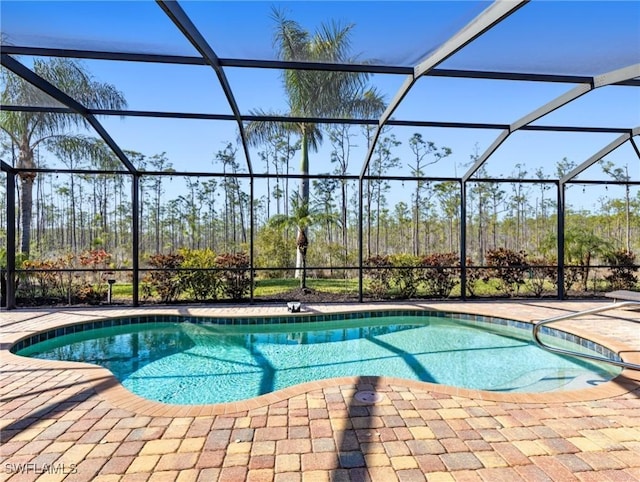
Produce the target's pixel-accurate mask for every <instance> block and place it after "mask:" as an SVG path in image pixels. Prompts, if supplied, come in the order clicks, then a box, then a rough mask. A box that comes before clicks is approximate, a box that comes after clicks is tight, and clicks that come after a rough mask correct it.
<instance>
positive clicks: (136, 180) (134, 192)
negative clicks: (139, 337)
mask: <svg viewBox="0 0 640 482" xmlns="http://www.w3.org/2000/svg"><path fill="white" fill-rule="evenodd" d="M131 209H132V213H131V240H132V243H131V247H132V252H131V264H132V269H133V277H132V284H133V286H132V288H133V291H132V301H133V306H140V301H139V300H140V297H139V293H140V229H139V228H140V174H138V173H135V174H133V182H132V183H131Z"/></svg>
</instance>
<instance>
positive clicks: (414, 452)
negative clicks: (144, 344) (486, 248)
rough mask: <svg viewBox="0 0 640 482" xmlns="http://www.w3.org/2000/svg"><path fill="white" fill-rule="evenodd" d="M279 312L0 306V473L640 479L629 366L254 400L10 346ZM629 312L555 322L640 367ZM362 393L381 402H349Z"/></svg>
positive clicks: (55, 477) (375, 385) (383, 383)
mask: <svg viewBox="0 0 640 482" xmlns="http://www.w3.org/2000/svg"><path fill="white" fill-rule="evenodd" d="M601 303H602V302H599V301H594V302H588V303H585V302H559V301H527V302H517V301H514V302H501V303H495V302H466V303H456V302H451V303H407V304H394V305H390V304H385V305H373V306H371V305H363V304H357V305H344V304H336V305H309V306H304V307H303V308H304V309H305V310H312V311H316V312H335V311H351V310H366V309H372V308H374V309H380V308H384V309H395V308H397V307H406V306H408V305H409V306H412V307H417V308H425V309H442V310H447V311H460V312H469V313H478V314H485V315H492V316H498V317H507V318H511V319H516V320H523V321H539V320H541V319H544V318H547V317H551V316H556V315H559V314H562V313H570V312H573V311H579V310H583V309H587V308H592V307H595V306H599V305H600V304H601ZM149 312H154V313H181V314H190V315H203V316H206V315H215V316H256V315H265V314H277V315H280V316H282V315H283V314H284V313H285V312H286V306H275V305H266V306H260V305H252V306H245V307H232V306H209V307H205V306H202V307H184V306H183V307H173V308H172V307H166V308H157V307H154V308H150V307H149V308H100V309H97V308H96V309H42V310H15V311H5V312H2V313H0V330H1V333H0V371H1V375H2V376H1V379H0V416H1V422H0V429H1V430H2V432H1V440H2V443H1V446H0V457H1V462H2V465H1V468H0V480H2V481H4V480H10V481H12V482H13V481H31V480H43V481H59V480H67V481H147V480H148V481H196V480H198V481H223V482H234V481H245V480H246V481H277V482H285V481H305V482H306V481H332V482H333V481H343V480H344V481H348V480H353V481H381V482H392V481H396V480H398V481H425V480H428V481H431V480H433V481H453V480H460V481H462V480H485V481H492V482H493V481H501V480H505V481H518V480H524V481H561V480H585V481H586V480H598V481H606V480H619V481H626V480H630V481H633V480H640V374H638V373H636V372H629V371H625V372H624V373H623V376H621V377H619V378H617V379H616V380H614V381H612V382H607V383H603V384H601V385H599V386H597V387H594V388H590V389H584V390H577V391H572V392H557V393H553V394H505V393H490V392H481V391H472V390H462V389H455V388H452V387H445V386H440V385H433V384H426V383H419V382H410V381H406V380H400V379H390V378H376V377H360V378H358V377H353V378H341V379H333V380H327V381H320V382H316V383H309V384H305V385H302V386H298V387H292V388H289V389H286V390H282V391H279V392H276V393H273V394H269V395H265V396H263V397H259V398H257V399H254V400H250V401H246V402H238V403H232V404H221V405H209V406H184V407H183V406H167V405H162V404H159V403H155V402H150V401H147V400H143V399H141V398H138V397H136V396H134V395H132V394H130V393H129V392H128V391H126V390H125V389H124V388H123V387H122V386H121V385H120V384H119V383H117V381H115V380H114V378H113V377H112V376H111V375H110V374H109V372H107V371H106V370H104V369H101V368H97V367H92V366H89V365H85V364H69V363H62V362H52V361H43V360H34V359H26V358H23V357H18V356H15V355H13V354H11V353H9V352H8V349H9V348H10V346H11V345H12V344H13V343H14V342H15V341H16V340H18V339H21V338H23V337H24V336H26V335H28V334H29V333H33V332H37V331H42V330H44V329H48V328H51V327H54V326H61V325H64V324H69V323H78V322H82V321H86V320H91V319H96V318H104V317H109V316H123V315H127V316H128V315H134V314H140V313H149ZM631 320H635V321H640V312H639V311H631V310H620V309H616V310H613V311H610V312H606V313H603V314H598V315H590V316H588V317H584V318H580V319H578V320H574V321H570V322H561V323H558V327H561V328H563V329H565V330H568V331H573V332H576V333H577V334H580V335H581V336H585V337H587V338H590V339H592V340H594V341H597V342H600V343H602V344H604V345H606V346H608V347H609V348H612V349H614V350H615V351H618V352H620V353H621V355H622V356H623V358H625V359H626V360H628V361H631V362H633V363H639V362H640V325H638V324H635V323H632V322H631ZM358 390H375V391H377V392H379V393H381V394H382V395H383V397H382V400H380V401H379V402H377V403H375V404H373V405H367V404H365V403H361V402H358V401H357V400H356V398H355V397H354V394H355V393H356V392H357V391H358Z"/></svg>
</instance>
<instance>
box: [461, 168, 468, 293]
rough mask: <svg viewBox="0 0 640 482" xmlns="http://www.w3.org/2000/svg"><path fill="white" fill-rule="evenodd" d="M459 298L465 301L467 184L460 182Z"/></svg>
mask: <svg viewBox="0 0 640 482" xmlns="http://www.w3.org/2000/svg"><path fill="white" fill-rule="evenodd" d="M460 297H461V298H462V301H466V300H467V183H466V181H464V180H460Z"/></svg>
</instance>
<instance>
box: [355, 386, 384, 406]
mask: <svg viewBox="0 0 640 482" xmlns="http://www.w3.org/2000/svg"><path fill="white" fill-rule="evenodd" d="M354 398H355V399H356V400H357V401H358V402H360V403H365V404H367V405H373V404H374V403H378V402H381V401H382V399H383V398H384V395H382V394H381V393H378V392H374V391H371V390H362V391H359V392H356V394H355V395H354Z"/></svg>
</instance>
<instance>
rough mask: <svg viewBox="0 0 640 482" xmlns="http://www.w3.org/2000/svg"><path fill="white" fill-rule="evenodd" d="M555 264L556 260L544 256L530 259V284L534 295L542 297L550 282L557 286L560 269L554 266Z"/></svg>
mask: <svg viewBox="0 0 640 482" xmlns="http://www.w3.org/2000/svg"><path fill="white" fill-rule="evenodd" d="M553 264H555V262H554V261H549V260H546V259H544V258H536V259H532V260H531V261H530V263H529V274H530V285H531V291H532V292H533V295H534V296H536V297H538V298H541V297H542V294H543V293H544V291H545V287H546V286H547V283H548V282H550V283H551V284H553V285H554V286H557V284H558V280H557V278H558V271H557V268H555V267H554V266H552V265H553Z"/></svg>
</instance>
